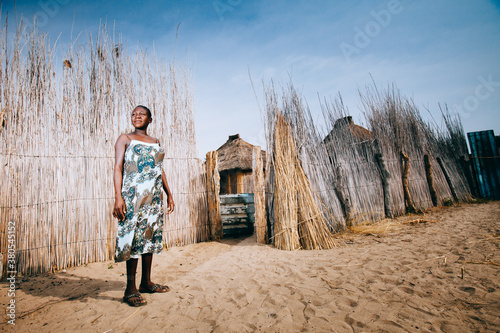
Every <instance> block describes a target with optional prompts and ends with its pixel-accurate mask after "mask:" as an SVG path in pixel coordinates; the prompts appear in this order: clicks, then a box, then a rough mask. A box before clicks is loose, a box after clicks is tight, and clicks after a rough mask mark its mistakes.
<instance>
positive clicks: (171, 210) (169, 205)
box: [167, 195, 175, 214]
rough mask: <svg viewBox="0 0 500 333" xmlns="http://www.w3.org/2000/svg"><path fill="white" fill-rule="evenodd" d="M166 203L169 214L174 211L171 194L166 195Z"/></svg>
mask: <svg viewBox="0 0 500 333" xmlns="http://www.w3.org/2000/svg"><path fill="white" fill-rule="evenodd" d="M167 204H168V206H167V214H171V213H172V212H173V211H174V207H175V204H174V199H173V198H172V196H171V195H169V196H168V199H167Z"/></svg>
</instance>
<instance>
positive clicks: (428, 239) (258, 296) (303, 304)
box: [0, 202, 500, 332]
mask: <svg viewBox="0 0 500 333" xmlns="http://www.w3.org/2000/svg"><path fill="white" fill-rule="evenodd" d="M416 218H424V219H425V220H428V221H436V222H428V223H419V224H416V225H411V224H405V223H399V224H396V227H395V228H394V229H391V230H390V231H387V232H385V233H381V234H371V235H361V234H346V235H344V236H343V237H341V238H340V239H339V243H340V246H339V247H337V248H334V249H332V250H325V251H295V252H286V251H280V250H277V249H275V248H273V247H272V246H270V245H258V244H256V242H255V239H254V238H253V237H250V238H247V239H244V240H239V239H238V240H225V241H223V242H221V243H215V242H211V243H201V244H194V245H189V246H185V247H179V248H172V249H169V250H168V251H165V252H164V253H162V254H161V255H159V256H155V257H154V260H153V263H154V265H153V278H154V280H155V282H160V283H166V284H168V285H169V286H170V287H171V289H172V290H171V292H169V293H166V294H152V295H149V294H146V295H144V296H145V298H146V299H147V301H148V305H146V306H144V307H139V308H132V307H129V306H128V305H126V304H125V303H123V302H122V301H121V298H122V296H123V291H124V287H125V276H123V273H124V272H125V265H124V263H120V264H115V263H113V262H112V261H109V262H102V263H94V264H89V265H87V266H85V267H83V266H82V267H76V268H71V269H68V270H67V271H66V272H59V273H57V274H51V275H43V276H35V277H22V278H18V281H19V282H20V284H19V288H18V290H17V291H16V298H15V299H16V305H17V307H16V315H17V319H16V321H15V323H16V325H15V326H12V325H9V324H8V323H6V321H7V319H8V318H7V317H6V316H5V313H4V314H3V315H2V318H1V321H2V323H1V324H0V330H5V331H13V332H75V331H83V332H186V331H187V332H255V331H256V332H302V331H304V332H498V331H500V266H498V265H494V263H497V264H498V263H500V248H499V246H500V202H490V203H486V204H469V205H461V206H456V207H449V208H440V209H435V210H431V211H428V212H427V213H426V214H425V216H424V217H422V216H416V217H409V216H405V217H401V218H399V219H397V220H396V221H398V222H402V221H407V220H412V219H416ZM462 268H463V270H462ZM462 275H463V276H462ZM7 290H8V286H7V285H6V284H5V283H2V285H1V288H0V306H1V307H2V308H3V309H5V308H6V306H7V304H8V302H9V300H10V298H9V297H8V296H7Z"/></svg>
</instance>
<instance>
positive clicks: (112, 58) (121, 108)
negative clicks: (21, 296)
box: [0, 22, 208, 277]
mask: <svg viewBox="0 0 500 333" xmlns="http://www.w3.org/2000/svg"><path fill="white" fill-rule="evenodd" d="M33 26H34V27H36V22H34V24H33ZM0 43H1V52H0V97H1V100H0V110H1V111H2V117H3V119H0V124H1V127H0V164H1V165H2V167H1V168H0V179H1V185H0V188H1V193H0V254H1V255H0V257H1V260H0V261H1V262H2V266H3V270H2V277H4V276H5V274H6V266H5V264H6V260H7V223H8V222H9V221H12V222H14V223H15V225H16V252H15V253H16V259H15V261H16V270H17V272H18V274H34V273H41V272H47V271H53V270H59V269H62V268H65V267H68V266H74V265H81V264H84V263H88V262H94V261H102V260H109V259H112V258H113V255H114V246H115V237H116V234H115V233H116V220H115V219H114V218H113V217H112V209H113V206H114V187H113V166H114V144H115V142H116V139H117V138H118V136H119V135H120V134H122V133H127V132H130V131H131V130H133V127H132V126H131V125H130V113H131V111H132V110H133V108H134V107H135V106H136V105H138V104H143V105H147V106H148V107H149V108H150V109H151V110H152V112H153V123H152V124H151V126H150V128H149V130H150V131H149V134H150V135H151V136H154V137H156V138H158V139H159V141H160V143H161V145H162V146H163V147H164V149H165V151H166V156H165V161H164V170H165V173H166V176H167V179H168V181H169V185H170V188H171V191H172V193H173V196H174V200H175V202H176V210H175V212H174V213H173V214H171V215H168V216H167V215H165V216H166V218H165V224H164V242H165V245H166V246H173V245H182V244H188V243H194V242H198V241H203V240H206V239H207V235H208V228H207V224H208V222H207V204H206V189H205V177H204V172H203V168H202V161H200V160H199V159H198V158H197V156H198V154H197V150H196V141H195V129H194V119H193V103H192V99H193V98H192V95H191V90H192V89H191V74H190V73H189V71H188V69H187V67H186V66H182V64H176V63H165V62H163V61H159V60H157V58H156V57H155V56H154V55H153V56H150V55H148V54H147V53H146V52H144V51H143V50H142V49H139V48H138V49H137V51H136V52H135V55H128V52H126V50H124V46H123V43H122V41H121V40H120V39H118V38H116V37H115V36H110V35H109V33H108V31H107V29H106V26H102V27H101V28H100V31H99V33H98V35H97V36H93V35H90V36H89V37H88V39H87V40H86V41H85V42H83V43H79V42H78V40H75V41H72V42H71V44H69V46H68V47H67V49H66V50H62V49H61V51H59V52H58V51H56V50H57V49H58V48H57V47H56V44H54V45H53V46H51V45H50V41H49V40H48V38H47V36H46V35H45V34H44V33H42V32H39V31H37V30H36V28H35V29H34V30H32V31H28V30H26V29H24V28H23V25H22V22H21V23H19V25H18V27H16V34H15V38H14V40H8V38H7V27H6V26H5V27H4V28H3V29H2V30H1V31H0Z"/></svg>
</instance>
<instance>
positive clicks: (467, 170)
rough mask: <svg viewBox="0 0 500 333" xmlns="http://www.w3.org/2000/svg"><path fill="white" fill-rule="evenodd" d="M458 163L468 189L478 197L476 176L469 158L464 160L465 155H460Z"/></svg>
mask: <svg viewBox="0 0 500 333" xmlns="http://www.w3.org/2000/svg"><path fill="white" fill-rule="evenodd" d="M460 165H461V167H462V170H463V172H464V174H465V178H467V183H468V184H469V189H470V192H471V194H472V196H473V197H475V198H478V197H479V191H478V189H477V183H476V177H474V173H473V171H472V167H471V163H470V160H466V159H465V156H460Z"/></svg>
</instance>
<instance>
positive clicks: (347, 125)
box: [323, 116, 373, 143]
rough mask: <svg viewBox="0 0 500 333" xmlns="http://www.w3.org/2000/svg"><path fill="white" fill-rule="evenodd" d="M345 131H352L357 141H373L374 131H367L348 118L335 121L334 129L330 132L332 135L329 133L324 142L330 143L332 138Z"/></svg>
mask: <svg viewBox="0 0 500 333" xmlns="http://www.w3.org/2000/svg"><path fill="white" fill-rule="evenodd" d="M345 129H350V130H351V134H352V136H353V138H354V139H355V140H356V141H366V140H371V139H373V133H372V131H370V130H367V129H366V128H364V127H362V126H359V125H356V124H355V123H354V122H353V121H352V116H347V117H343V118H340V119H337V120H336V121H335V124H334V125H333V129H332V130H331V131H330V133H328V135H327V136H326V137H325V139H324V140H323V142H325V143H327V142H328V141H331V140H332V137H333V136H334V135H335V134H336V133H337V132H339V131H342V130H345Z"/></svg>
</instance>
